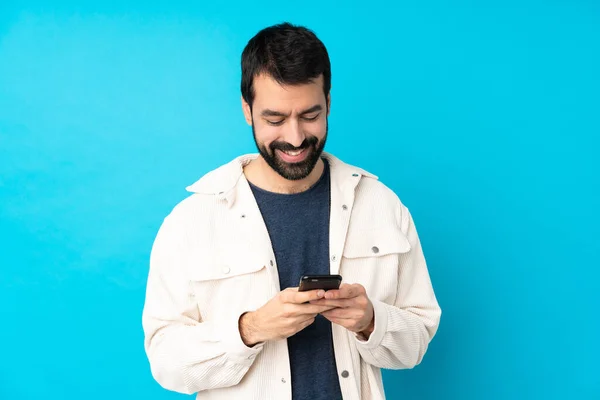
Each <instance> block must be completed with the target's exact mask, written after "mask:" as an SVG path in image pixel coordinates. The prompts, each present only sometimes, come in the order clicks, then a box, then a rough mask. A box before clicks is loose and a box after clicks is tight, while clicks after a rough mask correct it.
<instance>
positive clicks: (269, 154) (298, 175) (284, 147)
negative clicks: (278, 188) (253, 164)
mask: <svg viewBox="0 0 600 400" xmlns="http://www.w3.org/2000/svg"><path fill="white" fill-rule="evenodd" d="M328 131H329V124H326V127H325V136H323V139H322V140H321V141H319V139H317V138H316V137H315V136H309V137H307V138H306V139H304V141H303V142H302V144H301V145H300V146H299V147H295V146H292V145H291V144H289V143H287V142H281V141H275V142H272V143H270V144H269V147H268V148H267V147H266V146H265V145H264V144H263V143H259V142H258V140H257V139H256V131H255V130H254V123H252V135H253V136H254V143H255V144H256V147H257V148H258V152H259V153H260V155H261V156H262V158H263V159H264V160H265V161H266V162H267V164H268V165H269V166H270V167H271V168H272V169H273V170H274V171H275V172H277V173H278V174H279V175H280V176H282V177H283V178H285V179H287V180H290V181H297V180H300V179H304V178H306V177H307V176H308V175H310V173H311V172H312V171H313V169H314V168H315V166H316V165H317V162H318V161H319V159H320V158H321V154H322V153H323V149H324V148H325V143H326V142H327V134H328ZM304 149H307V150H306V151H308V154H307V155H306V158H305V159H304V160H302V161H300V162H297V163H289V162H286V161H284V160H282V159H281V158H280V157H279V156H278V155H277V151H276V150H280V151H297V150H304Z"/></svg>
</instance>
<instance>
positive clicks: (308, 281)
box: [298, 275, 342, 292]
mask: <svg viewBox="0 0 600 400" xmlns="http://www.w3.org/2000/svg"><path fill="white" fill-rule="evenodd" d="M341 283H342V277H341V276H340V275H304V276H303V277H302V278H300V284H299V285H298V291H299V292H306V291H308V290H316V289H322V290H332V289H339V287H340V284H341Z"/></svg>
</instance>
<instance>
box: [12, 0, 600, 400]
mask: <svg viewBox="0 0 600 400" xmlns="http://www.w3.org/2000/svg"><path fill="white" fill-rule="evenodd" d="M77 3H79V2H75V1H72V2H71V1H64V0H63V1H61V0H57V1H54V2H53V4H52V6H48V5H44V3H22V2H21V3H19V2H14V1H10V0H9V1H8V2H7V1H6V0H4V1H2V2H1V3H0V4H1V5H0V312H1V321H2V322H1V328H0V344H1V347H2V355H1V356H0V358H1V359H2V362H1V363H0V398H1V399H11V400H12V399H34V398H38V396H39V398H45V399H67V400H70V399H88V400H95V399H106V398H110V399H138V398H139V399H176V398H182V395H178V394H172V393H168V392H166V391H164V390H163V389H161V388H160V387H159V386H158V384H156V383H155V382H154V381H153V380H152V377H151V375H150V372H149V367H148V363H147V361H146V358H145V355H144V352H143V335H142V330H141V322H140V318H141V310H142V306H143V296H144V291H145V280H146V274H147V268H148V266H147V261H148V255H149V251H150V247H151V244H152V241H153V239H154V235H155V233H156V230H157V229H158V226H159V224H160V222H161V220H162V218H163V217H164V216H165V215H166V214H167V213H168V212H169V211H170V209H171V208H172V207H173V206H174V205H175V204H176V203H177V202H178V201H180V200H181V199H183V198H184V197H185V196H186V192H185V191H184V187H185V186H186V185H187V184H190V183H192V182H193V181H195V180H196V179H197V178H199V177H200V176H201V175H203V174H204V173H206V172H208V171H209V170H211V169H213V168H215V167H216V166H218V165H220V164H222V163H224V162H227V161H229V160H230V159H231V158H233V157H235V156H236V155H238V154H240V153H245V152H253V151H255V148H254V143H253V141H252V136H251V131H250V129H249V128H248V127H247V126H246V125H245V122H244V119H243V117H242V113H241V109H240V98H239V97H240V93H239V79H240V71H239V58H240V54H241V51H242V49H243V47H244V45H245V43H246V42H247V40H248V39H249V38H250V37H251V36H252V35H254V34H255V33H256V32H257V31H258V30H259V29H261V28H262V27H264V26H267V25H270V24H273V23H277V22H281V21H283V20H289V21H291V22H294V23H299V24H305V25H307V26H309V27H310V28H312V29H314V30H315V31H316V33H317V34H318V35H319V36H320V38H321V39H322V40H323V41H324V42H325V44H326V45H327V47H328V50H329V52H330V56H331V60H332V68H333V69H332V72H333V81H332V84H333V88H332V114H331V118H330V141H329V142H328V147H327V149H328V150H329V151H330V152H333V153H334V154H336V155H337V156H339V157H341V158H342V159H343V160H345V161H347V162H350V163H353V164H356V165H359V166H361V167H363V168H365V169H367V170H369V171H371V172H373V173H375V174H377V175H379V176H380V178H381V180H382V181H383V182H384V183H386V184H387V185H388V186H390V187H391V188H392V189H394V190H395V191H396V192H397V193H398V194H399V195H400V197H401V199H402V200H403V201H404V203H405V204H406V205H407V206H408V207H409V208H410V209H411V210H412V212H413V214H414V217H415V219H416V223H417V227H418V229H419V233H420V236H421V239H422V241H423V245H424V247H425V251H426V256H427V259H428V262H429V266H430V272H431V276H432V279H433V282H434V287H435V290H436V293H437V295H438V298H439V301H440V304H441V306H442V309H443V316H442V323H441V326H440V329H439V331H438V335H437V336H436V338H435V339H434V341H433V342H432V344H431V346H430V349H429V352H428V354H427V356H426V357H425V360H424V362H423V363H422V364H421V365H420V366H418V367H417V368H416V369H414V370H410V371H386V372H385V373H384V379H385V384H386V390H387V393H388V396H389V398H391V399H420V400H421V399H526V398H531V399H567V398H569V399H575V398H577V399H598V398H600V367H599V366H598V360H599V359H600V345H599V343H598V339H599V338H600V324H599V322H598V317H599V316H600V311H599V306H600V300H599V295H598V293H599V281H600V280H599V278H600V273H599V269H600V268H599V267H600V263H599V261H598V260H599V258H600V257H599V256H600V250H599V249H600V245H599V244H598V238H599V236H600V228H599V227H600V217H599V215H600V213H599V212H598V206H599V205H600V196H599V193H598V192H599V189H600V182H599V173H600V164H599V161H598V155H597V153H598V151H599V149H600V141H599V139H598V136H599V135H600V117H599V114H600V5H599V3H598V2H596V1H592V0H589V1H583V0H571V1H568V0H562V1H559V0H555V1H551V0H550V1H541V0H540V1H534V0H520V1H517V0H505V1H486V2H474V1H464V0H452V1H450V0H448V1H442V0H438V1H402V2H392V1H389V2H381V1H369V2H352V3H345V4H346V5H345V6H341V5H336V4H334V3H329V2H325V3H322V2H317V3H314V2H312V3H311V2H304V3H297V2H282V1H279V2H261V3H260V4H257V3H255V2H242V1H230V2H228V3H227V5H224V4H221V5H218V4H217V5H206V4H204V3H206V2H196V3H202V4H197V5H189V4H185V3H182V4H177V2H175V1H170V2H168V3H167V4H166V5H165V4H147V3H146V2H141V1H138V2H135V3H122V2H104V4H95V5H91V3H88V5H86V6H82V5H78V4H77ZM398 3H399V4H398Z"/></svg>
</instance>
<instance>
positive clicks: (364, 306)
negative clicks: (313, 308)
mask: <svg viewBox="0 0 600 400" xmlns="http://www.w3.org/2000/svg"><path fill="white" fill-rule="evenodd" d="M311 304H314V305H319V306H331V307H334V308H332V309H331V310H329V311H324V312H322V313H321V314H322V315H323V316H324V317H325V318H327V319H328V320H329V321H331V322H333V323H334V324H338V325H341V326H343V327H344V328H346V329H348V330H350V331H352V332H355V333H359V334H362V336H363V337H364V338H366V339H368V338H369V336H370V335H371V333H372V332H373V329H374V328H375V319H374V313H373V303H371V300H369V297H368V296H367V291H366V290H365V288H364V287H363V286H362V285H360V284H358V283H355V284H353V285H349V284H347V283H344V284H342V286H340V288H339V289H338V290H328V291H327V292H325V296H324V298H322V299H319V300H313V301H311Z"/></svg>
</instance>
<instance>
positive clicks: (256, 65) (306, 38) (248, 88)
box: [241, 22, 331, 107]
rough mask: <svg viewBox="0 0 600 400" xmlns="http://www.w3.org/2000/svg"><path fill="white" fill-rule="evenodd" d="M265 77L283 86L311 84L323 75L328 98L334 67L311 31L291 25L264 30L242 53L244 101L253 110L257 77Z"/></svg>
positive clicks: (323, 47) (251, 40)
mask: <svg viewBox="0 0 600 400" xmlns="http://www.w3.org/2000/svg"><path fill="white" fill-rule="evenodd" d="M261 73H265V74H267V75H269V76H270V77H272V78H273V79H275V80H276V81H277V82H279V83H280V84H287V85H298V84H304V83H309V82H311V81H312V80H313V79H316V78H318V77H319V75H321V74H323V92H324V93H325V98H327V96H328V95H329V90H330V88H331V65H330V63H329V55H328V54H327V49H326V48H325V45H324V44H323V42H321V41H320V40H319V38H317V36H316V35H315V33H314V32H313V31H311V30H310V29H307V28H305V27H302V26H295V25H292V24H290V23H288V22H285V23H282V24H278V25H273V26H270V27H267V28H264V29H263V30H261V31H260V32H258V33H257V34H256V35H255V36H254V37H253V38H252V39H250V41H248V44H247V45H246V47H245V48H244V51H243V52H242V85H241V86H242V97H243V98H244V100H245V101H246V102H247V103H248V104H249V105H250V107H252V102H253V101H254V95H255V93H254V87H253V82H254V77H256V76H258V75H260V74H261Z"/></svg>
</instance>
